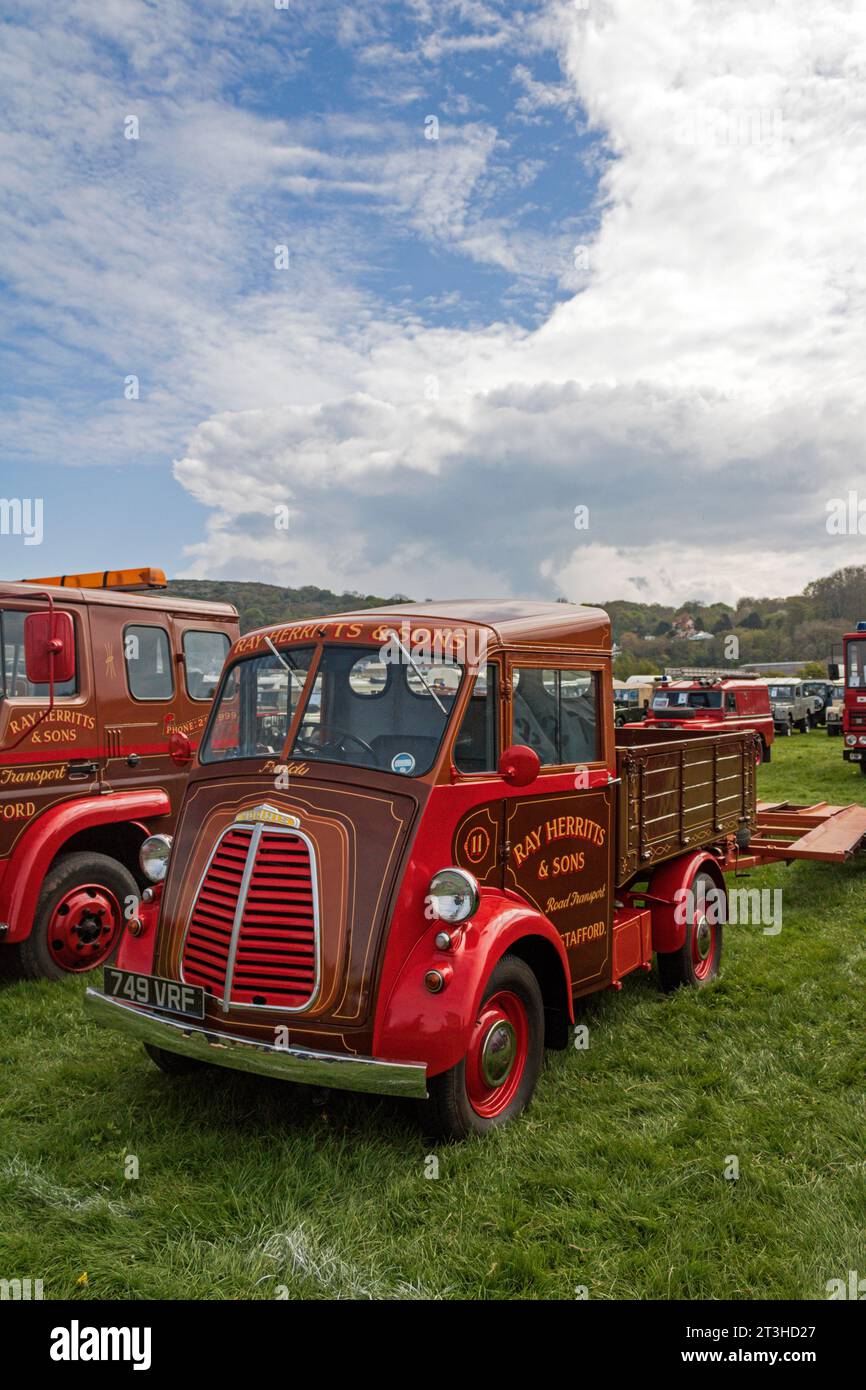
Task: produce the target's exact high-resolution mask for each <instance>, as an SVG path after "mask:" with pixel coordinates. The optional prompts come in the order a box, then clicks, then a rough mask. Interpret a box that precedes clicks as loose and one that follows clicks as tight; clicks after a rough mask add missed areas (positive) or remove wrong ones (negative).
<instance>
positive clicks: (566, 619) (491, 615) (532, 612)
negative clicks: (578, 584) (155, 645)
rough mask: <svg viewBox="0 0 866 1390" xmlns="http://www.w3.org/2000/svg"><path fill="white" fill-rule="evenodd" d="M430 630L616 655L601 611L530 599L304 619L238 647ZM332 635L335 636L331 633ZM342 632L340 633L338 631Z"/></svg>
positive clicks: (407, 606) (511, 644) (261, 632)
mask: <svg viewBox="0 0 866 1390" xmlns="http://www.w3.org/2000/svg"><path fill="white" fill-rule="evenodd" d="M403 623H408V624H409V626H410V628H412V629H414V628H415V627H416V625H417V626H419V627H421V626H426V627H431V628H433V629H449V628H451V629H453V628H454V627H462V628H486V629H487V630H488V631H489V632H491V633H492V634H493V639H494V642H495V644H496V645H497V646H501V647H507V648H515V647H539V646H540V647H545V646H550V647H556V648H557V649H558V650H561V649H562V648H568V647H572V648H574V650H575V651H581V652H586V651H591V652H593V653H601V654H603V655H605V656H609V655H610V654H611V630H610V619H609V617H608V615H607V614H606V613H605V612H604V611H603V610H602V609H600V608H591V607H588V606H584V605H582V604H575V603H544V602H532V601H528V600H524V599H492V600H487V601H485V600H482V599H452V600H447V601H437V602H429V603H397V604H393V605H391V604H388V605H383V606H382V607H379V608H361V609H358V610H357V611H355V612H348V613H332V614H329V615H327V616H326V617H323V618H320V619H317V620H316V621H311V620H310V619H298V620H296V621H291V622H288V623H281V624H277V625H271V626H268V627H266V628H260V629H258V630H257V631H256V632H252V633H247V634H246V635H245V636H244V637H242V638H241V639H240V643H238V644H236V648H235V650H236V651H237V652H238V653H239V654H240V653H242V652H244V651H250V650H254V649H256V648H257V647H260V646H264V645H266V644H265V640H264V639H265V637H266V636H267V637H268V638H270V640H271V641H273V642H275V643H276V642H278V641H281V642H293V641H302V640H306V641H316V640H328V638H329V637H330V638H333V637H337V638H343V639H345V638H346V635H347V634H346V632H345V630H344V629H345V628H347V627H350V628H352V629H354V630H355V631H354V637H355V640H357V641H376V640H381V637H380V635H379V634H380V633H381V629H382V627H383V625H384V624H389V625H393V626H395V627H397V628H398V629H399V627H400V625H401V624H403ZM329 629H330V631H329ZM336 629H339V631H337V630H336Z"/></svg>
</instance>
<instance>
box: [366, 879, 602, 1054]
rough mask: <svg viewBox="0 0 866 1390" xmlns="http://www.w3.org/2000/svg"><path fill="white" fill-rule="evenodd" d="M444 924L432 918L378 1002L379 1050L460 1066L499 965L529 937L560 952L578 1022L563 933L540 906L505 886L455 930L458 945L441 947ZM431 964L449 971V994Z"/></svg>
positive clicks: (376, 1051)
mask: <svg viewBox="0 0 866 1390" xmlns="http://www.w3.org/2000/svg"><path fill="white" fill-rule="evenodd" d="M438 925H439V927H440V928H441V927H442V926H444V924H438ZM436 931H437V923H435V922H431V924H430V929H429V931H426V932H425V933H424V934H423V936H422V937H421V938H420V939H419V940H418V941H417V942H416V943H415V945H414V947H413V948H412V950H411V951H410V953H409V955H408V957H407V958H406V961H405V964H404V965H403V968H402V970H401V971H400V973H399V974H398V976H397V979H396V981H395V983H394V986H393V988H392V990H391V993H390V995H389V996H388V998H387V999H386V1000H385V1001H383V1002H380V1004H379V1006H378V1007H377V1010H376V1023H375V1027H374V1031H373V1055H374V1057H379V1058H383V1059H385V1060H388V1059H389V1058H406V1057H411V1058H412V1060H413V1061H417V1062H425V1063H426V1064H427V1074H428V1076H436V1075H437V1074H438V1073H439V1072H443V1071H447V1070H448V1069H449V1067H453V1066H455V1065H456V1063H457V1062H459V1061H460V1059H461V1058H462V1057H464V1056H465V1054H466V1050H467V1048H468V1046H469V1035H470V1032H471V1029H472V1025H473V1023H474V1022H475V1019H476V1018H477V1016H478V1010H479V1008H480V1005H481V998H482V995H483V993H484V988H485V985H486V984H487V981H488V979H489V978H490V974H491V971H492V970H493V968H494V966H495V965H496V963H497V961H499V960H500V959H501V957H502V956H503V955H505V953H506V951H507V950H508V949H509V947H511V946H513V945H514V943H515V942H517V941H519V940H521V939H526V938H527V937H529V938H539V937H540V938H542V939H543V940H544V941H546V942H548V943H549V944H550V946H551V947H552V948H553V950H554V951H555V952H556V955H557V956H558V958H559V960H560V963H561V965H562V973H563V984H564V987H565V998H566V999H567V1001H568V1014H569V1018H570V1020H571V1021H572V1022H573V1021H574V1008H573V1004H572V998H571V977H570V973H569V968H568V957H567V956H566V954H565V948H564V947H563V944H562V940H561V938H560V936H559V933H558V932H557V931H556V930H555V929H554V928H553V926H552V925H551V923H550V922H549V921H548V919H547V918H546V917H544V916H543V915H542V914H541V913H540V912H537V911H535V909H533V908H531V907H529V906H528V905H527V904H525V903H523V902H519V901H517V900H515V899H513V898H506V897H504V896H503V895H501V894H500V893H487V892H484V891H482V898H481V906H480V907H479V909H478V911H477V912H476V914H475V916H474V917H473V918H472V919H471V920H470V921H469V922H468V923H467V924H466V926H465V927H464V928H463V929H462V930H458V929H456V928H455V929H453V935H454V938H455V940H454V946H453V948H452V950H450V951H440V950H439V949H438V948H437V946H436V944H435V936H436ZM428 970H440V971H442V973H443V974H445V975H446V978H447V979H448V983H447V985H446V987H445V988H444V989H443V990H442V991H441V993H439V994H431V993H430V991H429V990H428V988H427V986H426V985H425V984H424V976H425V974H426V973H427V971H428Z"/></svg>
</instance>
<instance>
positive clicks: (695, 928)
mask: <svg viewBox="0 0 866 1390" xmlns="http://www.w3.org/2000/svg"><path fill="white" fill-rule="evenodd" d="M689 887H690V891H691V893H692V894H693V906H692V908H691V910H690V911H689V920H688V921H687V922H686V934H685V940H684V941H683V944H682V946H681V947H680V949H679V950H678V951H667V952H663V951H658V952H656V964H657V965H658V973H659V981H660V982H661V987H662V989H663V990H664V991H665V993H666V994H670V993H671V992H672V991H673V990H675V989H679V988H680V987H681V986H682V985H692V986H693V987H695V988H697V989H703V987H704V986H705V985H708V984H709V983H710V981H711V980H714V979H715V978H716V976H717V975H718V973H719V963H720V961H721V958H722V919H723V918H724V916H726V913H724V912H721V911H720V910H719V906H718V904H719V899H718V897H717V896H716V895H717V894H718V893H719V892H721V893H723V894H724V892H725V890H724V889H719V885H718V884H717V883H716V880H715V879H714V878H713V877H712V875H711V874H708V873H707V872H706V870H704V869H699V870H698V872H697V873H696V874H695V876H694V878H693V879H692V881H691V884H690V885H689ZM725 903H727V897H726V896H725ZM716 919H719V920H716Z"/></svg>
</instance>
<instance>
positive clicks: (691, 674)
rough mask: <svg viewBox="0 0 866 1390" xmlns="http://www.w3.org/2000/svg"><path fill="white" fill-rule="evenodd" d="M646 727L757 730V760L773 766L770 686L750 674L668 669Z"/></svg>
mask: <svg viewBox="0 0 866 1390" xmlns="http://www.w3.org/2000/svg"><path fill="white" fill-rule="evenodd" d="M647 724H650V725H652V726H653V727H654V728H662V729H676V728H690V729H718V728H719V726H720V725H723V726H724V727H725V728H727V729H753V730H754V732H755V733H756V734H757V735H758V736H759V738H760V740H761V743H760V750H759V752H758V753H757V755H756V756H757V761H758V762H769V761H770V747H771V745H772V742H773V736H774V726H773V716H772V713H771V711H770V701H769V697H768V695H767V686H766V682H765V681H763V680H761V678H760V677H759V676H756V675H754V674H751V673H749V672H742V671H738V672H736V673H734V672H730V671H721V670H711V669H709V668H704V667H694V668H687V669H678V670H673V669H672V670H668V671H667V672H666V673H665V675H664V676H663V677H661V678H660V679H659V680H658V681H657V682H656V686H655V693H654V695H653V701H652V708H651V710H650V711H649V714H648V715H647Z"/></svg>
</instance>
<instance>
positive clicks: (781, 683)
mask: <svg viewBox="0 0 866 1390" xmlns="http://www.w3.org/2000/svg"><path fill="white" fill-rule="evenodd" d="M767 690H768V693H769V696H770V707H771V709H772V711H773V723H774V725H775V727H776V730H777V732H778V733H780V734H783V735H786V736H787V735H788V734H792V733H793V732H794V730H795V729H799V730H800V733H801V734H807V733H808V732H809V730H810V729H811V727H812V725H813V724H814V723H815V722H816V718H817V715H818V712H819V710H820V709H823V705H824V702H823V700H822V699H821V697H820V696H819V695H807V694H806V691H805V689H804V686H803V682H802V681H798V680H775V681H771V682H769V683H768V686H767Z"/></svg>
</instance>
